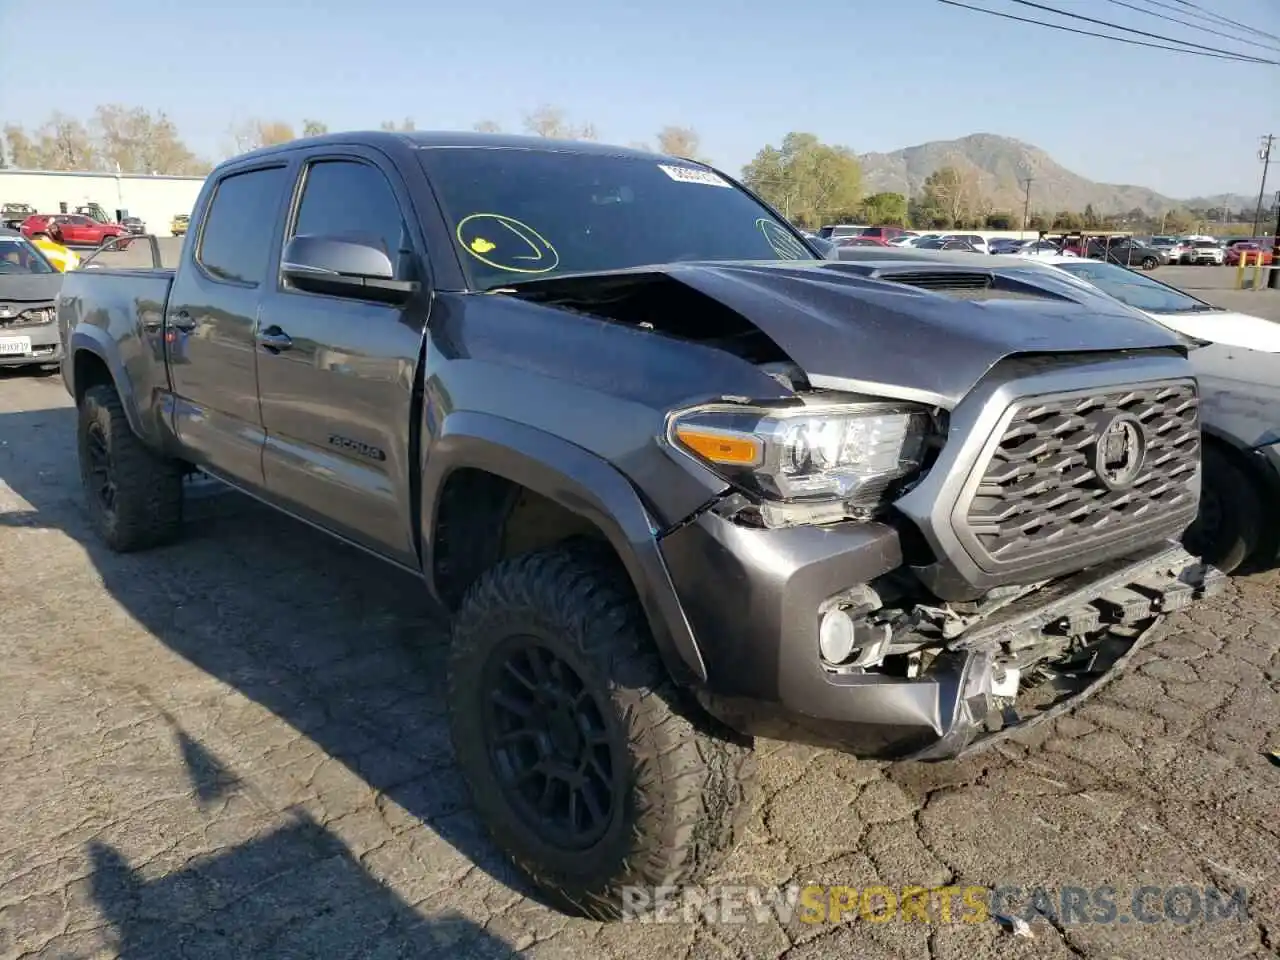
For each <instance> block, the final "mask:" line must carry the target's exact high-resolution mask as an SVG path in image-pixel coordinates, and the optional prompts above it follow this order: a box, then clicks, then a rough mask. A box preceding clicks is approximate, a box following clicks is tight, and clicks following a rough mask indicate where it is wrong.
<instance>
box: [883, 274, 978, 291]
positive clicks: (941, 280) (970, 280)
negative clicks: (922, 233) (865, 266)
mask: <svg viewBox="0 0 1280 960" xmlns="http://www.w3.org/2000/svg"><path fill="white" fill-rule="evenodd" d="M876 279H878V280H889V281H892V282H893V283H905V284H906V285H907V286H909V287H921V288H922V289H925V290H989V289H991V287H992V285H993V284H994V283H995V278H994V277H993V276H992V275H991V274H989V273H951V272H947V271H934V270H930V271H923V270H921V271H913V272H911V273H881V274H879V275H878V276H877V278H876Z"/></svg>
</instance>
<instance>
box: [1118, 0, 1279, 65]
mask: <svg viewBox="0 0 1280 960" xmlns="http://www.w3.org/2000/svg"><path fill="white" fill-rule="evenodd" d="M1147 2H1148V3H1156V0H1147ZM1111 3H1114V4H1115V5H1116V6H1117V7H1127V8H1128V9H1130V10H1137V11H1138V12H1139V13H1145V14H1147V15H1148V16H1152V17H1156V18H1157V19H1160V20H1168V21H1169V22H1170V23H1180V24H1182V25H1183V26H1184V27H1190V28H1191V29H1192V30H1200V31H1202V32H1203V33H1212V34H1213V35H1214V36H1215V37H1225V38H1226V39H1228V40H1235V41H1236V42H1237V43H1247V44H1248V45H1249V46H1251V47H1262V48H1263V49H1264V50H1275V51H1276V52H1278V53H1280V47H1277V46H1276V45H1275V44H1274V43H1262V42H1260V41H1258V40H1249V39H1247V38H1245V37H1239V36H1236V35H1235V34H1233V33H1224V32H1223V31H1221V30H1214V29H1212V28H1210V27H1205V26H1201V25H1200V24H1198V23H1192V22H1191V21H1190V20H1182V19H1180V18H1179V17H1171V16H1169V15H1168V14H1165V13H1157V12H1156V11H1154V10H1148V9H1147V8H1146V7H1137V6H1134V5H1133V4H1132V3H1127V2H1126V0H1111ZM1158 6H1162V7H1164V6H1166V5H1165V4H1163V3H1161V4H1158ZM1167 9H1170V10H1172V9H1174V8H1173V7H1168V8H1167ZM1210 22H1212V21H1210Z"/></svg>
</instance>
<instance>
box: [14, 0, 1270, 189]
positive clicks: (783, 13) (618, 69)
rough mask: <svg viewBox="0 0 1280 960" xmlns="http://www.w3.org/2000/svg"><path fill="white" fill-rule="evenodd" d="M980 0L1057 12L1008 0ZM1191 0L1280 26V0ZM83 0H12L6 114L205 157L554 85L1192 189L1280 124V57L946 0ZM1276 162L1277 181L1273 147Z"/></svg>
mask: <svg viewBox="0 0 1280 960" xmlns="http://www.w3.org/2000/svg"><path fill="white" fill-rule="evenodd" d="M967 2H969V3H970V4H971V5H973V6H981V7H986V8H988V9H993V10H1000V11H1004V12H1009V13H1013V14H1015V15H1020V16H1029V17H1034V18H1039V19H1056V18H1052V17H1049V16H1048V15H1046V14H1043V13H1042V12H1039V11H1036V10H1033V9H1028V8H1027V7H1025V6H1019V5H1016V4H1015V2H1014V0H967ZM1040 2H1042V3H1044V4H1046V5H1048V6H1054V7H1058V8H1060V9H1064V10H1069V11H1071V12H1075V13H1079V14H1082V15H1085V16H1092V17H1094V18H1097V19H1101V20H1109V21H1112V22H1114V23H1118V24H1122V25H1126V26H1132V27H1135V28H1137V29H1144V30H1147V31H1149V32H1151V33H1158V34H1165V35H1167V36H1173V37H1179V38H1183V39H1189V40H1192V41H1194V42H1197V43H1201V44H1204V45H1206V46H1225V47H1229V48H1231V49H1235V50H1241V51H1243V52H1246V53H1252V54H1254V55H1258V56H1263V57H1269V58H1274V59H1276V60H1280V49H1274V50H1267V49H1264V48H1260V47H1256V46H1248V45H1245V44H1244V43H1238V42H1237V43H1233V42H1231V41H1230V40H1228V39H1226V38H1222V37H1215V36H1213V35H1212V34H1201V33H1198V32H1195V31H1192V30H1190V29H1188V28H1186V27H1182V26H1180V25H1178V24H1175V23H1169V22H1167V21H1161V20H1157V19H1155V18H1154V17H1153V16H1143V15H1141V14H1139V13H1136V12H1134V11H1132V10H1128V9H1125V8H1124V6H1123V5H1121V4H1119V3H1117V2H1115V0H1040ZM1125 2H1127V3H1129V4H1131V5H1132V6H1142V7H1150V8H1151V9H1152V11H1153V12H1155V13H1164V14H1166V15H1169V16H1178V15H1179V14H1175V13H1173V12H1172V11H1170V10H1168V9H1167V8H1168V7H1173V8H1175V9H1180V10H1183V11H1188V10H1190V9H1191V8H1189V7H1187V6H1186V5H1185V4H1183V3H1182V2H1181V0H1161V2H1162V3H1164V4H1165V8H1161V7H1160V6H1159V4H1154V5H1153V0H1125ZM1198 4H1199V6H1200V7H1201V8H1202V9H1207V10H1216V11H1221V12H1223V13H1224V14H1225V15H1227V16H1230V17H1231V18H1232V19H1234V20H1237V21H1240V22H1243V23H1245V24H1247V25H1249V26H1251V27H1255V28H1257V29H1259V30H1264V31H1267V32H1269V33H1272V34H1276V35H1278V36H1280V0H1231V2H1230V3H1224V2H1221V0H1198ZM73 6H74V7H75V8H76V10H75V17H74V20H67V19H64V20H61V21H55V20H54V19H52V16H53V15H52V14H51V12H50V10H51V8H50V6H49V5H48V4H47V3H33V2H20V0H0V37H4V38H6V41H9V42H6V43H5V44H4V49H5V65H4V69H3V72H2V73H0V121H3V122H17V123H21V124H24V125H26V126H28V127H30V128H34V127H38V126H39V125H40V124H41V123H43V122H44V121H45V120H46V119H48V117H49V115H50V114H51V113H53V112H54V111H62V112H63V113H67V114H71V115H75V116H80V117H83V118H88V117H89V116H90V114H91V113H92V111H93V108H94V107H95V106H96V105H98V104H101V103H121V104H126V105H130V106H144V107H147V108H149V109H151V110H163V111H164V112H165V113H167V114H168V115H169V116H170V118H172V119H173V120H174V121H175V122H176V123H177V125H178V127H179V129H180V131H181V132H182V135H183V137H184V139H185V141H186V142H187V145H188V146H189V147H191V148H192V149H193V150H195V151H196V152H197V153H199V154H201V155H203V156H207V157H210V158H211V159H221V158H222V157H223V156H226V155H228V154H229V153H231V152H233V150H232V146H231V144H232V141H231V137H230V133H229V131H230V130H231V128H232V127H233V126H234V125H235V124H238V123H241V122H244V121H246V120H248V119H251V118H262V119H266V120H285V121H288V122H291V123H293V124H294V125H295V126H296V127H300V126H301V122H302V120H303V119H304V118H314V119H319V120H322V121H324V122H326V123H327V124H328V125H329V127H330V129H333V130H337V129H366V128H372V127H376V126H377V125H378V124H379V122H381V121H383V120H402V119H403V118H405V117H412V118H413V120H414V121H415V123H416V124H417V126H418V128H419V129H450V130H457V129H463V130H466V129H470V128H471V127H472V125H473V124H475V123H476V122H477V121H480V120H493V121H496V122H498V123H499V124H501V125H502V127H503V128H504V129H506V130H508V131H519V130H520V128H521V124H522V118H523V117H525V116H526V115H528V114H529V113H530V112H532V111H533V110H534V109H536V108H537V107H539V106H540V105H542V104H551V105H554V106H557V107H560V108H562V109H563V110H564V111H565V112H566V114H567V115H568V116H569V118H570V119H571V120H573V121H577V122H584V121H591V122H593V123H594V124H595V125H596V127H597V129H598V130H599V133H600V138H601V139H602V140H606V141H609V142H616V143H623V144H627V143H631V142H633V141H647V142H649V143H653V142H654V135H655V133H656V131H657V130H658V129H660V128H661V127H662V126H664V125H666V124H678V125H682V126H690V127H693V128H694V129H696V130H697V131H698V133H699V135H700V136H701V140H702V152H703V153H704V154H705V155H706V156H708V158H709V159H710V160H711V161H712V162H714V163H716V164H717V165H718V166H721V167H723V168H724V169H726V170H730V171H733V172H735V173H736V172H737V171H738V170H739V169H740V167H741V166H742V165H743V164H744V163H746V162H747V161H748V160H750V159H751V157H752V155H754V154H755V152H756V151H757V150H759V149H760V148H761V147H762V146H764V145H765V144H767V143H774V144H777V143H778V142H779V141H780V140H781V139H782V137H783V136H784V135H785V134H786V133H787V132H788V131H792V130H799V131H806V132H810V133H814V134H816V135H817V136H818V137H819V138H820V139H822V140H823V141H826V142H829V143H836V144H842V145H845V146H848V147H851V148H853V149H854V150H856V151H858V152H859V153H866V152H870V151H892V150H896V149H899V148H902V147H906V146H913V145H915V144H918V143H923V142H926V141H929V140H946V139H951V138H955V137H961V136H964V135H966V134H970V133H995V134H1000V135H1003V136H1010V137H1016V138H1017V139H1019V140H1023V141H1025V142H1027V143H1031V144H1034V145H1035V146H1038V147H1040V148H1042V149H1044V150H1045V151H1047V152H1048V153H1049V155H1050V156H1052V157H1053V158H1054V159H1055V160H1057V161H1058V162H1059V163H1061V164H1062V165H1064V166H1065V167H1067V168H1068V169H1070V170H1073V171H1074V172H1076V173H1079V174H1082V175H1084V176H1086V177H1089V178H1091V179H1094V180H1100V181H1105V182H1111V183H1131V184H1139V185H1142V186H1147V187H1151V188H1153V189H1156V190H1159V191H1160V192H1162V193H1165V194H1167V195H1170V196H1173V197H1178V198H1188V197H1192V196H1197V195H1212V194H1218V193H1225V192H1232V193H1244V194H1246V195H1250V196H1254V195H1256V193H1257V190H1258V180H1259V176H1260V174H1261V170H1262V165H1261V163H1260V162H1259V160H1258V157H1257V150H1258V145H1259V138H1260V137H1261V136H1262V135H1263V134H1266V133H1275V134H1276V135H1277V136H1278V137H1280V107H1277V105H1276V104H1277V100H1276V89H1277V81H1280V67H1276V66H1267V65H1260V64H1253V63H1239V62H1230V61H1223V60H1214V59H1209V58H1204V57H1196V56H1189V55H1185V54H1180V53H1167V52H1164V51H1159V50H1147V49H1142V48H1139V47H1132V46H1128V45H1122V44H1118V43H1113V42H1109V41H1105V40H1098V39H1092V38H1086V37H1079V36H1073V35H1070V34H1066V33H1061V32H1058V31H1052V30H1047V29H1044V28H1040V27H1035V26H1031V25H1025V24H1019V23H1013V22H1010V21H1006V20H1000V19H997V18H995V17H990V16H984V15H982V14H979V13H974V12H970V11H968V10H963V9H957V8H954V7H949V6H945V5H943V4H941V3H939V2H937V0H839V2H831V0H827V2H822V0H810V2H808V3H786V2H778V0H733V2H731V0H700V2H697V3H676V4H666V3H654V2H652V0H646V2H635V3H627V4H623V3H618V2H615V3H612V4H610V3H608V2H607V0H605V2H601V0H596V2H591V0H524V2H520V0H463V2H451V3H440V2H439V0H436V2H432V0H427V2H422V0H365V2H359V0H293V2H292V3H285V2H281V0H257V2H246V0H221V2H218V3H209V2H207V0H168V2H163V3H162V2H148V0H109V2H105V3H74V4H73ZM1183 17H1184V19H1186V17H1185V14H1184V15H1183ZM55 22H56V30H54V31H52V32H51V30H50V28H51V27H52V26H54V24H55ZM1058 22H1063V21H1061V20H1059V21H1058ZM1074 26H1076V27H1080V28H1083V29H1095V28H1094V27H1091V26H1090V25H1089V24H1084V23H1078V22H1077V23H1074ZM1205 26H1209V25H1208V24H1205ZM1213 29H1223V30H1226V31H1230V29H1231V28H1228V27H1222V26H1221V25H1219V26H1218V27H1214V28H1213ZM42 38H43V39H42ZM1254 39H1255V40H1259V41H1261V42H1268V43H1273V44H1274V46H1275V47H1277V48H1280V41H1268V40H1267V39H1266V38H1263V37H1257V36H1256V35H1255V36H1254ZM15 40H19V41H20V42H12V41H15ZM51 71H56V72H51ZM1275 156H1276V159H1277V161H1280V145H1278V146H1277V149H1276V152H1275ZM1271 173H1272V182H1273V183H1274V185H1275V187H1277V188H1280V163H1274V164H1273V165H1272V168H1271ZM1270 192H1271V191H1270V189H1269V190H1268V193H1270Z"/></svg>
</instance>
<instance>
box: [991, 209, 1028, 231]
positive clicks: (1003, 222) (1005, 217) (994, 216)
mask: <svg viewBox="0 0 1280 960" xmlns="http://www.w3.org/2000/svg"><path fill="white" fill-rule="evenodd" d="M1020 221H1021V218H1020V217H1015V216H1014V215H1013V214H1012V213H989V214H987V215H986V217H985V218H983V226H985V227H986V228H987V229H988V230H1015V229H1017V228H1016V227H1014V224H1015V223H1018V222H1020Z"/></svg>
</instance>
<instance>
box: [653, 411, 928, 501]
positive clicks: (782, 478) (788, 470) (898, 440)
mask: <svg viewBox="0 0 1280 960" xmlns="http://www.w3.org/2000/svg"><path fill="white" fill-rule="evenodd" d="M936 429H937V427H936V421H935V417H934V415H933V413H932V412H931V411H930V410H929V409H928V408H925V407H921V406H917V405H914V404H905V403H897V402H891V401H885V402H881V401H870V402H856V403H839V404H830V405H823V406H818V405H810V406H804V407H796V408H788V409H768V408H760V407H749V406H735V405H729V404H723V405H719V404H717V405H710V406H703V407H695V408H692V409H689V410H685V411H682V412H679V413H677V414H675V415H674V416H672V417H671V418H670V420H669V424H668V440H669V442H670V443H671V445H672V446H673V447H675V448H677V449H680V450H683V451H684V452H685V453H687V454H689V455H690V456H693V457H694V458H696V459H697V460H699V461H700V462H702V463H703V464H705V465H706V466H708V467H709V468H710V469H711V470H713V471H715V472H716V473H718V474H719V475H720V476H722V477H724V478H725V479H726V480H727V481H729V482H730V483H732V484H734V485H735V486H738V487H741V488H742V489H744V490H746V491H747V492H749V493H752V494H754V495H755V496H756V497H757V498H758V499H759V500H760V507H761V513H762V516H763V519H764V520H765V522H766V523H767V524H768V525H770V526H785V525H791V524H795V523H822V522H831V521H834V520H840V519H844V518H846V517H860V516H867V515H870V514H871V513H872V512H874V511H875V509H876V508H877V507H879V506H881V505H883V504H884V503H885V501H886V494H888V493H890V492H892V489H891V488H894V487H895V486H896V485H897V483H898V481H902V480H905V479H906V478H909V477H911V476H912V475H913V474H916V473H917V472H918V471H919V470H920V469H921V467H922V466H923V465H924V462H925V457H926V453H927V450H928V448H929V441H930V438H931V437H934V436H935V435H936Z"/></svg>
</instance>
